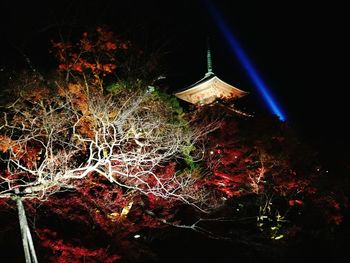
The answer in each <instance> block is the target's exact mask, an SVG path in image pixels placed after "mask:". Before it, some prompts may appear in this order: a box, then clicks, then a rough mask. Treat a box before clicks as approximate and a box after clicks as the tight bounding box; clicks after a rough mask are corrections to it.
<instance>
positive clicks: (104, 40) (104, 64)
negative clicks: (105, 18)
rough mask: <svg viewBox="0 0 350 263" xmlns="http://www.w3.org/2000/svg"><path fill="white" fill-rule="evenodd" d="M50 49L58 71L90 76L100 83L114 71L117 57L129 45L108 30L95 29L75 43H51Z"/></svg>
mask: <svg viewBox="0 0 350 263" xmlns="http://www.w3.org/2000/svg"><path fill="white" fill-rule="evenodd" d="M52 47H53V49H54V54H55V56H56V58H57V60H58V62H59V65H58V68H59V70H60V71H64V72H67V73H70V74H78V75H79V74H84V75H85V74H91V76H92V77H93V78H95V79H98V80H99V81H100V78H101V77H103V76H105V75H107V74H112V73H113V72H114V71H115V69H116V68H117V65H116V63H115V62H116V60H117V55H118V54H119V53H120V51H125V50H126V49H128V47H129V45H128V44H127V43H126V42H123V41H120V40H119V39H118V38H117V37H116V36H115V35H114V34H113V32H111V31H109V30H108V29H106V28H104V27H97V28H96V30H95V31H92V32H84V33H83V34H82V36H81V38H80V40H78V41H77V42H76V43H69V42H67V43H64V42H54V41H52Z"/></svg>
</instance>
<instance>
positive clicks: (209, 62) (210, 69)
mask: <svg viewBox="0 0 350 263" xmlns="http://www.w3.org/2000/svg"><path fill="white" fill-rule="evenodd" d="M207 70H208V72H207V73H206V74H205V76H206V77H208V76H211V75H213V74H214V73H213V66H212V63H211V51H210V44H209V37H208V38H207Z"/></svg>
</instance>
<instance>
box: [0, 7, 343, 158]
mask: <svg viewBox="0 0 350 263" xmlns="http://www.w3.org/2000/svg"><path fill="white" fill-rule="evenodd" d="M214 2H215V5H216V6H217V8H218V9H219V10H220V12H221V13H222V15H223V18H224V19H225V20H226V22H227V25H228V26H229V27H230V29H232V32H233V33H234V35H235V37H236V38H237V39H238V40H239V41H240V43H241V46H242V47H243V49H244V50H245V51H246V53H247V55H248V56H249V57H250V59H251V60H252V62H253V64H254V65H255V67H256V68H257V70H258V71H259V74H260V76H261V77H262V79H263V80H264V81H265V83H266V85H267V86H268V87H269V88H270V90H271V92H272V93H273V94H274V96H275V98H276V99H277V101H278V103H279V104H280V105H281V107H282V108H283V110H284V112H285V113H286V116H287V123H288V124H289V125H290V126H291V127H293V128H295V129H296V130H297V131H298V132H299V133H300V136H304V137H306V138H307V139H308V140H310V142H312V143H313V144H315V145H317V147H319V148H321V149H322V151H324V152H325V153H326V154H328V153H329V154H330V156H335V155H334V151H338V152H339V151H341V152H339V153H340V155H342V158H344V155H346V151H345V148H346V146H347V147H348V146H350V140H349V138H348V134H349V132H350V129H349V128H348V127H347V126H348V125H347V121H348V119H349V118H348V112H349V110H348V97H347V95H346V93H347V91H348V82H347V79H346V76H347V75H346V74H347V72H346V69H347V68H348V66H347V62H348V48H347V47H348V46H349V40H347V39H346V38H347V37H346V32H347V28H346V25H347V24H349V23H347V22H349V21H348V20H349V17H347V16H346V8H345V6H344V5H345V4H341V3H340V2H341V1H332V2H327V1H299V0H297V1H287V2H286V1H250V0H249V1H228V0H227V1H214ZM306 2H307V3H306ZM204 3H205V1H200V0H195V1H172V2H169V1H135V0H133V1H112V0H102V1H82V0H73V1H68V0H63V1H25V2H15V1H12V2H5V1H2V3H1V11H2V16H1V18H0V19H1V51H0V52H1V60H0V63H1V73H4V72H5V71H6V70H7V71H10V70H11V69H12V68H13V67H17V68H19V67H21V66H22V65H25V62H24V59H23V56H22V55H21V53H20V52H19V50H21V51H22V52H25V53H26V54H27V55H28V57H29V58H30V59H31V60H32V62H33V64H34V65H35V66H36V67H37V68H39V69H47V68H48V67H50V65H51V64H50V63H51V62H52V60H50V58H49V56H50V55H49V54H48V48H49V45H48V43H49V42H48V41H49V39H50V38H52V36H54V35H56V36H57V32H58V29H59V28H62V27H64V26H69V27H73V28H89V27H92V26H94V25H98V24H106V25H109V26H110V27H111V28H112V29H113V30H114V31H115V32H117V33H121V34H124V35H127V36H129V37H131V38H132V39H134V40H136V41H139V42H140V43H142V44H141V45H144V46H145V47H147V48H148V49H152V48H154V49H159V48H160V49H162V50H163V51H164V52H166V60H165V66H166V68H167V77H168V78H169V79H170V80H171V81H173V86H172V88H173V89H174V90H176V89H182V88H184V87H186V86H189V85H191V84H192V83H194V82H196V81H197V80H199V79H200V78H202V77H203V76H204V73H205V72H206V47H207V44H206V40H207V38H208V37H209V39H210V45H211V50H212V58H213V71H214V72H215V73H216V75H217V76H219V77H220V78H221V79H223V80H224V81H226V82H228V83H230V84H232V85H234V86H236V87H238V88H240V89H243V90H246V91H249V92H250V95H249V98H250V99H251V100H254V101H255V102H256V103H257V105H258V106H257V108H254V109H252V111H254V112H260V111H261V112H264V111H267V107H266V106H265V105H264V103H263V101H262V100H261V98H260V97H259V94H258V92H257V91H256V89H255V87H254V85H253V83H252V82H251V81H250V79H249V78H248V75H247V74H246V72H245V71H244V70H243V68H242V66H241V65H240V63H239V62H238V59H237V58H236V57H235V56H234V55H233V54H232V53H230V49H229V46H228V44H227V42H226V41H225V39H224V37H223V36H222V34H221V33H220V32H219V31H218V28H217V27H216V25H215V23H214V22H213V20H212V19H211V17H210V15H209V12H208V10H206V5H205V4H204ZM247 110H248V111H249V108H248V109H247ZM347 156H349V155H347Z"/></svg>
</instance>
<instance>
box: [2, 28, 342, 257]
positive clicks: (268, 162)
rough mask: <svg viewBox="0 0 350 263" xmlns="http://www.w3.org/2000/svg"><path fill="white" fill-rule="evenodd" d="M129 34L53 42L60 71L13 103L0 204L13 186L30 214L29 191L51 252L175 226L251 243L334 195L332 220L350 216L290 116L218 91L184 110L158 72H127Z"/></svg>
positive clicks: (31, 82) (122, 252)
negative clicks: (279, 116) (270, 115)
mask: <svg viewBox="0 0 350 263" xmlns="http://www.w3.org/2000/svg"><path fill="white" fill-rule="evenodd" d="M131 46H132V45H131V43H130V42H127V41H121V40H119V39H118V38H116V37H115V36H114V34H112V33H111V32H109V31H108V30H106V29H105V28H102V27H99V28H97V30H96V31H94V32H92V33H83V34H82V37H81V39H80V40H79V41H77V42H75V43H74V42H72V43H67V42H55V41H53V48H54V50H56V52H55V54H56V57H57V58H58V62H59V66H58V74H55V75H54V76H53V77H51V78H48V79H45V80H44V79H43V78H42V77H40V76H38V75H35V74H25V75H22V76H21V78H19V79H18V81H17V83H16V85H15V87H13V94H15V96H14V95H13V97H14V99H13V100H12V101H10V102H9V103H8V104H7V105H6V107H4V108H3V109H2V118H1V123H0V139H1V140H0V152H1V171H0V200H1V205H2V206H5V205H6V206H11V202H10V201H9V200H11V199H15V200H16V201H17V206H18V208H20V207H22V208H20V211H19V212H20V218H21V220H24V219H26V216H25V214H24V209H23V204H22V200H23V203H24V204H25V206H26V210H27V213H28V214H29V215H30V217H31V218H35V220H33V221H35V222H36V224H35V227H33V229H34V230H35V232H34V234H33V237H34V239H35V241H36V242H37V244H40V245H39V246H38V247H39V251H40V255H42V256H43V257H45V258H48V259H50V260H51V261H55V262H81V260H82V259H86V260H89V262H116V261H117V260H119V259H121V258H129V260H130V261H133V259H132V258H131V257H133V256H140V257H142V253H141V251H144V252H143V253H144V254H147V257H152V256H153V255H152V253H150V252H145V251H148V250H147V249H137V248H136V247H137V246H138V248H140V247H142V246H143V245H144V244H145V243H147V242H146V241H147V238H150V237H151V236H152V235H157V234H155V232H152V231H153V230H154V229H162V228H165V227H169V226H170V227H177V228H183V229H191V230H194V231H197V232H200V233H202V234H205V235H207V236H209V237H212V238H219V239H230V240H232V239H234V240H240V241H241V242H245V243H250V242H252V240H257V236H258V237H259V240H261V242H267V241H266V240H270V241H271V240H272V241H273V242H275V241H276V240H290V238H291V237H293V236H295V235H296V233H298V232H300V230H301V229H302V227H303V226H304V225H303V224H301V223H298V218H299V217H300V215H299V213H300V212H303V213H304V214H307V213H309V211H310V210H312V209H310V208H308V207H310V206H312V207H322V206H323V207H327V209H322V211H321V212H319V211H320V210H317V209H314V210H312V213H314V214H316V217H321V216H324V218H325V219H327V220H328V221H326V224H335V225H338V224H340V223H341V222H342V214H341V212H342V209H343V208H344V206H345V202H344V204H343V203H341V202H340V201H339V200H340V199H339V198H338V196H335V195H331V194H329V193H328V192H327V193H325V192H322V191H321V190H320V188H319V186H318V185H317V180H318V178H319V176H320V174H321V173H320V170H317V167H318V166H317V165H318V163H317V162H316V161H315V163H308V165H305V163H304V162H303V160H304V158H309V159H310V160H312V159H315V158H314V156H312V158H311V157H310V156H307V155H306V154H307V153H309V151H304V150H305V149H304V148H301V147H300V144H299V143H298V141H297V140H296V139H295V138H294V137H293V136H291V135H290V134H289V133H288V131H289V129H287V127H285V126H284V124H283V123H281V122H279V121H277V120H271V119H262V118H258V117H256V118H252V119H242V118H240V117H238V116H237V115H236V113H232V112H227V111H226V109H225V110H223V108H217V107H219V106H218V105H219V104H217V105H216V104H214V105H212V106H209V107H204V108H196V109H195V110H194V111H190V112H187V113H185V112H183V110H182V108H181V107H180V106H179V104H178V101H177V100H176V99H175V98H174V97H172V96H170V95H167V94H164V93H163V92H161V91H160V90H159V89H157V87H155V85H154V84H155V83H154V81H153V79H154V75H152V74H151V75H152V77H149V78H147V77H146V78H145V79H146V80H141V79H139V78H126V79H123V78H121V77H120V76H123V73H122V71H123V70H125V68H123V67H124V66H125V65H127V66H126V68H127V69H126V70H127V71H128V70H130V68H128V67H129V66H130V65H131V64H130V63H126V62H125V60H124V62H125V63H126V64H124V66H123V62H122V61H123V59H124V56H126V54H127V52H128V50H129V48H130V47H131ZM118 70H119V71H118ZM62 73H63V74H62ZM139 75H140V74H138V76H139ZM241 117H242V116H241ZM300 152H303V154H300ZM5 200H6V201H5ZM315 211H316V212H315ZM309 214H310V213H309ZM310 218H311V219H310V220H313V218H314V217H313V216H310ZM319 221H321V220H319ZM322 222H323V221H322ZM22 223H23V224H22V225H23V226H24V227H22V228H23V231H22V235H24V240H28V242H24V244H25V245H28V249H25V251H27V253H30V251H32V250H34V249H33V244H32V243H31V241H30V240H31V238H30V237H29V236H28V235H30V232H29V231H28V230H29V227H28V223H26V222H24V221H23V222H22ZM60 225H65V226H66V225H67V226H70V228H67V229H65V228H64V229H63V230H62V229H61V228H60ZM71 229H74V230H75V231H71ZM248 229H249V231H247V230H248ZM159 233H160V231H159ZM232 233H234V234H232ZM96 240H98V242H97V241H96ZM145 240H146V241H145ZM135 250H138V251H140V253H135ZM26 257H27V258H28V257H30V256H26ZM33 261H34V262H35V260H33Z"/></svg>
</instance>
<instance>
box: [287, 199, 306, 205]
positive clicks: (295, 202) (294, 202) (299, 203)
mask: <svg viewBox="0 0 350 263" xmlns="http://www.w3.org/2000/svg"><path fill="white" fill-rule="evenodd" d="M303 203H304V202H303V201H301V200H298V199H292V200H289V201H288V204H289V205H290V206H295V205H302V204H303Z"/></svg>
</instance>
